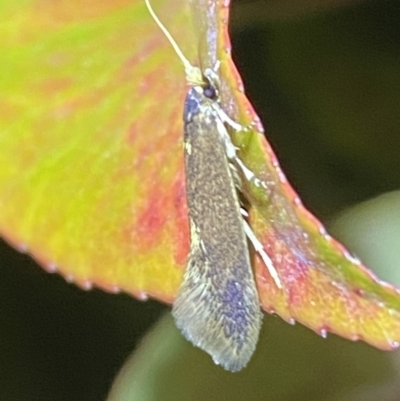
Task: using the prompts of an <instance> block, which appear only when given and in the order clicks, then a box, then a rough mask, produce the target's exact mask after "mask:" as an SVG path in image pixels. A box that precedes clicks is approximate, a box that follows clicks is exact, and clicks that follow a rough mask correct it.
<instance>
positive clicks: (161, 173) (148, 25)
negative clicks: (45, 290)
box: [0, 0, 400, 349]
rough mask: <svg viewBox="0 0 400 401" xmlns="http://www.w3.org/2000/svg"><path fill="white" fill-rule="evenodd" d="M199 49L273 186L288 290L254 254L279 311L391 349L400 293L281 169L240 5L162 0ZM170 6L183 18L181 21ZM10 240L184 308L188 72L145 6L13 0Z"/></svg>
mask: <svg viewBox="0 0 400 401" xmlns="http://www.w3.org/2000/svg"><path fill="white" fill-rule="evenodd" d="M152 4H153V6H154V8H155V10H156V12H157V14H158V15H159V16H160V18H161V19H162V21H163V22H164V23H165V24H166V26H167V27H168V29H170V30H171V32H172V34H173V36H174V37H175V38H176V39H177V41H178V42H179V45H180V46H181V47H182V49H183V51H184V53H185V54H186V55H188V57H189V59H190V60H191V61H195V62H196V61H199V62H200V65H201V67H202V68H203V69H204V68H206V67H211V68H214V67H216V66H218V64H219V69H218V74H219V76H220V79H221V86H220V92H221V100H222V106H223V108H224V110H225V111H226V112H227V113H228V114H229V115H230V116H231V117H232V118H233V119H235V120H236V121H238V122H240V123H241V124H243V125H245V126H249V125H250V124H252V125H253V127H255V128H254V129H251V130H248V131H247V133H246V132H239V133H232V136H233V141H234V143H235V145H236V146H237V147H238V149H239V155H240V157H241V159H242V160H243V162H244V163H245V165H246V166H247V167H248V168H249V169H251V170H252V171H254V173H255V174H256V175H257V177H258V178H260V179H261V180H262V182H263V184H262V185H258V186H257V185H255V184H254V183H251V182H248V181H246V180H243V192H244V194H245V196H246V198H247V199H248V201H249V204H250V205H249V212H250V222H251V225H252V227H253V229H254V230H255V232H256V234H257V236H258V238H260V239H261V240H262V242H263V244H264V247H265V249H266V251H267V253H268V255H269V256H270V257H271V261H272V263H273V265H274V267H275V268H276V270H277V272H278V274H279V277H280V280H281V282H282V289H278V288H277V286H276V284H275V283H274V282H273V280H272V279H271V277H270V275H269V273H268V270H267V269H266V266H265V265H264V264H262V263H261V261H260V258H259V257H258V256H257V255H254V265H255V270H256V279H257V284H258V288H259V294H260V300H261V303H262V306H263V308H264V309H265V310H267V311H269V312H276V313H278V314H279V315H280V316H282V317H283V318H284V319H286V320H288V321H292V320H293V321H294V320H297V321H299V322H301V323H303V324H305V325H307V326H309V327H310V328H312V329H314V330H316V331H317V332H319V333H320V334H321V335H325V334H326V332H327V331H332V332H334V333H337V334H339V335H342V336H344V337H346V338H349V339H353V340H356V339H363V340H365V341H367V342H369V343H371V344H373V345H375V346H377V347H380V348H383V349H391V348H394V347H396V346H397V345H398V342H399V341H400V318H399V316H400V315H399V313H400V296H399V294H398V292H397V291H396V290H395V289H394V288H393V287H390V286H388V285H387V284H384V283H382V282H380V281H379V280H377V279H376V278H375V277H374V276H373V275H372V274H371V273H370V272H369V271H367V270H366V269H365V268H364V267H363V266H362V265H361V263H360V262H359V261H357V260H356V259H355V258H353V257H351V255H350V254H349V253H348V252H347V251H346V250H345V249H344V248H343V247H342V246H341V245H340V244H338V243H337V242H336V241H334V240H333V239H332V238H331V237H329V235H328V234H327V233H326V232H325V230H324V229H323V227H322V226H321V224H320V223H319V222H318V221H317V220H316V219H315V218H314V217H313V216H311V215H310V214H309V213H308V212H307V211H306V210H305V209H304V207H303V206H302V204H301V202H300V200H299V199H298V197H297V195H296V194H295V193H294V192H293V190H292V189H291V187H290V185H289V184H288V183H287V181H286V179H285V177H284V175H283V173H282V172H281V170H280V168H279V165H278V162H277V160H276V158H275V155H274V154H273V152H272V150H271V148H270V147H269V145H268V143H267V142H266V141H265V139H264V137H263V136H262V135H260V134H259V131H260V126H259V123H258V118H257V116H256V115H255V113H254V111H253V109H252V107H251V105H250V104H249V102H248V100H247V99H246V97H245V96H244V94H243V91H242V84H241V80H240V77H239V75H238V73H237V71H236V69H235V67H234V65H233V63H232V61H231V58H230V43H229V37H228V34H227V21H228V8H227V6H228V5H227V3H226V2H225V3H224V4H222V2H220V3H218V2H209V1H208V0H197V1H193V2H192V9H191V13H192V16H194V18H193V20H194V28H193V26H192V24H191V16H190V10H188V9H186V5H187V4H188V3H187V2H184V1H180V2H178V0H168V1H162V0H158V1H152ZM171 10H174V12H173V13H171ZM0 15H1V16H2V17H1V18H2V19H3V21H4V22H2V23H1V24H0V35H1V38H2V40H1V41H0V63H1V65H2V69H3V70H4V71H5V74H2V76H1V77H0V124H1V125H0V149H1V152H0V230H1V232H2V235H3V236H4V237H6V238H7V239H8V240H9V241H10V242H11V243H13V244H14V245H15V246H16V247H18V248H20V249H27V250H28V251H29V252H30V253H31V254H32V255H33V256H34V257H35V258H36V259H38V260H39V261H40V263H41V264H42V265H43V266H44V267H45V268H46V269H47V270H49V271H55V270H57V271H59V272H61V273H62V274H63V275H64V276H65V277H66V278H67V279H68V280H70V281H74V282H76V283H77V284H79V285H81V286H82V287H84V288H89V287H90V286H91V285H92V284H94V285H96V286H98V287H101V288H103V289H106V290H109V291H119V290H123V291H126V292H128V293H130V294H133V295H135V296H136V297H140V298H145V297H146V296H147V295H150V296H152V297H155V298H157V299H159V300H162V301H165V302H172V301H173V299H174V297H175V294H176V291H177V288H178V287H179V284H180V281H181V277H182V272H183V270H184V268H185V264H186V258H187V253H188V249H189V233H188V221H187V206H186V199H185V187H184V171H183V154H182V153H183V150H182V129H183V128H182V122H181V119H182V108H183V100H184V96H185V92H186V85H185V80H184V72H183V68H182V66H181V64H180V62H179V60H178V58H177V57H176V55H175V54H174V53H173V50H172V48H171V46H170V44H169V43H168V42H167V41H166V39H165V38H164V36H163V35H162V33H161V32H160V30H159V29H158V27H157V26H156V25H155V23H154V22H153V21H152V20H151V18H150V16H149V13H148V11H147V10H146V8H145V5H144V1H143V0H134V1H131V0H129V1H128V0H127V1H123V0H119V1H116V0H112V1H111V0H108V1H106V0H100V1H93V0H75V1H69V2H52V1H48V0H42V1H38V0H35V1H34V0H31V1H29V0H25V1H21V2H18V3H15V2H11V0H7V1H4V0H3V3H0Z"/></svg>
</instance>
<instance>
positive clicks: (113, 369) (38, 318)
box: [0, 0, 400, 401]
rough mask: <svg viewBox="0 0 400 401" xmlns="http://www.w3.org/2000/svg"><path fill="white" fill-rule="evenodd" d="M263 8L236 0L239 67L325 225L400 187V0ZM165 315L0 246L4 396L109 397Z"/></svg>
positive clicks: (288, 166)
mask: <svg viewBox="0 0 400 401" xmlns="http://www.w3.org/2000/svg"><path fill="white" fill-rule="evenodd" d="M267 3H268V2H267ZM267 3H265V4H263V3H262V2H235V5H234V8H233V11H232V12H233V20H234V25H233V26H232V41H233V51H234V59H235V61H236V64H237V66H238V68H239V71H240V72H241V74H242V77H243V80H244V82H245V87H246V92H247V94H248V97H249V98H250V99H251V100H252V103H253V104H254V107H255V109H256V110H257V112H258V113H259V115H260V117H261V119H262V121H263V122H264V125H265V127H266V131H267V136H268V139H269V141H270V142H271V144H272V146H273V148H274V149H275V151H276V153H277V155H278V157H279V160H280V162H281V165H282V167H283V169H284V171H285V172H286V174H287V176H288V178H289V179H290V181H291V182H292V183H293V185H294V187H295V188H296V189H297V191H298V192H299V193H300V195H301V196H302V198H303V200H304V202H305V203H306V205H308V207H309V208H310V209H311V210H312V211H313V212H314V213H315V214H317V216H319V217H320V218H322V219H323V220H324V221H326V222H327V221H329V220H330V219H331V218H332V216H334V214H335V213H337V212H338V211H340V210H342V209H343V208H344V207H346V206H348V205H352V204H354V203H357V202H360V201H362V200H365V199H367V198H370V197H373V196H375V195H378V194H380V193H383V192H385V191H389V190H393V189H397V188H399V187H400V174H399V172H400V162H399V155H400V128H399V127H400V24H399V20H400V2H398V1H397V0H393V1H383V0H379V1H367V2H361V3H359V4H357V5H354V6H349V7H346V8H336V9H332V10H330V11H327V12H324V13H321V12H317V11H316V12H310V13H304V14H301V15H297V14H296V13H294V16H293V15H290V14H291V13H288V15H285V13H284V12H283V13H282V14H280V15H275V14H274V15H273V16H272V15H269V14H268V4H267ZM243 7H261V8H260V10H261V11H260V12H259V13H255V14H256V15H257V14H258V16H257V18H254V21H253V20H252V17H251V15H250V17H249V16H248V15H247V14H246V15H245V13H243V10H244V9H245V8H243ZM241 14H243V18H241ZM296 15H297V16H296ZM164 308H165V307H163V306H162V305H160V304H159V303H157V302H154V301H148V302H139V301H137V300H135V299H133V298H131V297H128V296H126V295H110V294H106V293H103V292H101V291H97V290H93V291H90V292H85V291H82V290H80V289H78V288H76V287H75V286H73V285H69V284H67V283H66V282H65V281H64V280H63V279H62V278H61V277H59V276H57V275H50V274H47V273H45V272H43V271H42V270H41V269H40V268H39V267H38V266H37V265H36V264H35V263H34V262H33V261H32V260H31V259H30V258H29V257H28V256H25V255H22V254H20V253H18V252H16V251H14V250H13V249H11V248H10V247H8V246H7V245H6V244H4V243H2V244H1V245H0V355H1V358H0V400H2V401H3V400H4V401H18V400H21V401H22V400H24V401H30V400H54V399H56V400H59V401H63V400H87V401H94V400H99V399H104V397H105V395H106V393H107V391H108V388H109V386H110V384H111V382H112V380H113V377H114V376H115V374H116V373H117V372H118V370H119V368H120V367H121V365H122V363H123V361H124V360H125V358H126V357H127V355H128V354H129V353H130V352H131V351H132V350H133V348H134V346H135V344H136V343H137V341H138V340H140V338H141V337H142V336H143V335H144V333H145V332H146V331H147V330H148V328H149V327H150V326H151V324H152V323H153V322H155V320H156V319H157V317H158V316H159V314H160V313H161V311H162V310H163V309H164Z"/></svg>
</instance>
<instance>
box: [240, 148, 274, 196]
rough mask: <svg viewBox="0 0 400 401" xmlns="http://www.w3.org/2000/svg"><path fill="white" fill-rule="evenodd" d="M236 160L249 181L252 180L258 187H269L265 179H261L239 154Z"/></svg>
mask: <svg viewBox="0 0 400 401" xmlns="http://www.w3.org/2000/svg"><path fill="white" fill-rule="evenodd" d="M235 162H236V164H237V165H238V166H239V167H240V169H241V170H242V173H243V175H244V177H245V178H246V180H247V181H249V182H252V183H253V184H254V185H255V186H256V187H263V188H265V189H269V188H268V186H267V183H266V182H265V181H263V180H260V179H259V178H258V177H257V176H256V175H255V174H254V173H253V172H252V171H251V170H250V169H248V168H247V167H246V166H245V164H244V163H243V162H242V161H241V160H240V159H239V158H238V157H237V156H235Z"/></svg>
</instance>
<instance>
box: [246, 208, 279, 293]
mask: <svg viewBox="0 0 400 401" xmlns="http://www.w3.org/2000/svg"><path fill="white" fill-rule="evenodd" d="M241 210H242V214H245V215H247V211H244V212H243V209H241ZM243 225H244V231H245V233H246V235H247V238H248V239H249V240H250V242H251V243H252V244H253V247H254V250H255V251H256V252H257V253H258V254H259V255H260V256H261V259H262V260H263V262H264V264H265V266H266V267H267V269H268V271H269V274H270V275H271V277H272V278H273V280H274V281H275V284H276V286H277V287H278V288H280V289H282V283H281V280H280V278H279V274H278V272H277V271H276V269H275V266H274V264H273V263H272V260H271V258H270V257H269V256H268V255H267V253H266V252H265V250H264V247H263V245H262V243H261V242H260V241H259V240H258V238H257V237H256V235H255V234H254V232H253V230H252V229H251V227H250V226H249V224H248V223H247V221H246V220H244V219H243Z"/></svg>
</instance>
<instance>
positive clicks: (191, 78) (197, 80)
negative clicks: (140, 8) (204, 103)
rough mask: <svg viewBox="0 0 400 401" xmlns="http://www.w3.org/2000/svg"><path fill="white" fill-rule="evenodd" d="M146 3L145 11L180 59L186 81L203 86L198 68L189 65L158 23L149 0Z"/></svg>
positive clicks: (158, 20) (162, 26) (173, 41)
mask: <svg viewBox="0 0 400 401" xmlns="http://www.w3.org/2000/svg"><path fill="white" fill-rule="evenodd" d="M144 2H145V3H146V6H147V9H148V10H149V13H150V15H151V16H152V17H153V19H154V21H155V22H156V24H157V25H158V27H159V28H160V29H161V30H162V31H163V33H164V35H165V36H166V37H167V39H168V41H169V43H171V45H172V47H173V48H174V50H175V52H176V54H177V55H178V57H179V58H180V59H181V61H182V63H183V66H184V67H185V74H186V80H187V81H188V82H189V83H191V84H195V85H203V84H204V77H203V74H202V73H201V70H200V68H199V67H195V66H194V65H192V64H190V61H189V60H188V59H187V58H186V57H185V56H184V54H183V53H182V50H181V49H180V48H179V46H178V44H177V43H176V41H175V39H174V38H173V37H172V35H171V34H170V33H169V31H168V29H167V28H166V27H165V26H164V24H163V23H162V22H161V21H160V19H159V18H158V17H157V15H156V13H155V12H154V10H153V8H152V6H151V4H150V0H144Z"/></svg>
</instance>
